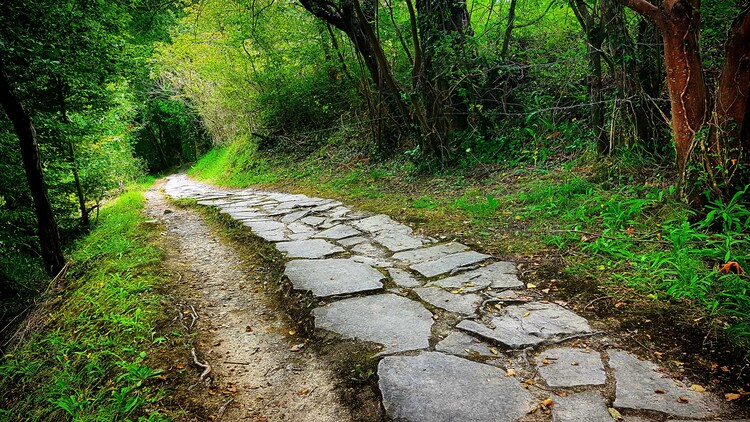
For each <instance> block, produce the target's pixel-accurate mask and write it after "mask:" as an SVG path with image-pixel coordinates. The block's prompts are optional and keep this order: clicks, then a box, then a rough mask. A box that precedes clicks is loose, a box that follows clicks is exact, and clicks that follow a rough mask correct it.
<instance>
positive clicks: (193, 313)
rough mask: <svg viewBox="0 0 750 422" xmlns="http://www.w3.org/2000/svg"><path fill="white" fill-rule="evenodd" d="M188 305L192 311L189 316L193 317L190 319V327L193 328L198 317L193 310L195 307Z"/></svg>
mask: <svg viewBox="0 0 750 422" xmlns="http://www.w3.org/2000/svg"><path fill="white" fill-rule="evenodd" d="M188 306H190V311H192V313H191V314H190V316H191V317H192V318H193V320H192V321H190V328H193V325H195V321H196V320H197V319H198V313H197V312H195V308H194V307H193V305H188Z"/></svg>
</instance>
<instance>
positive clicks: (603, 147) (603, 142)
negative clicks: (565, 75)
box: [568, 0, 611, 154]
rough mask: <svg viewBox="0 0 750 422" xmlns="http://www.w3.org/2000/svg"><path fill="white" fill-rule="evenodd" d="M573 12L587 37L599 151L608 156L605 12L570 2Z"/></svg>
mask: <svg viewBox="0 0 750 422" xmlns="http://www.w3.org/2000/svg"><path fill="white" fill-rule="evenodd" d="M568 3H569V4H570V7H571V9H573V13H574V14H575V15H576V18H577V19H578V22H579V23H580V25H581V28H582V29H583V32H584V34H585V35H586V50H587V52H588V57H589V75H588V88H589V101H591V105H590V107H589V111H590V113H591V126H592V127H593V129H594V138H595V139H596V151H597V152H598V153H599V154H608V153H609V152H610V150H611V147H610V142H609V138H608V137H607V130H606V128H605V126H604V84H603V82H602V47H603V45H604V38H605V36H606V32H605V25H604V22H603V16H602V10H601V8H599V9H598V10H594V9H591V8H590V7H589V5H588V4H587V3H586V2H585V1H584V0H569V2H568Z"/></svg>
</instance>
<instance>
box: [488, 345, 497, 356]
mask: <svg viewBox="0 0 750 422" xmlns="http://www.w3.org/2000/svg"><path fill="white" fill-rule="evenodd" d="M490 353H492V354H493V355H496V354H498V351H497V349H495V348H494V347H492V348H490Z"/></svg>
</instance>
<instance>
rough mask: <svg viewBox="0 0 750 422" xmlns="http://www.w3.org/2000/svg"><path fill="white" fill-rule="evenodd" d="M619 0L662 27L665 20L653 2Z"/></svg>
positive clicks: (645, 0)
mask: <svg viewBox="0 0 750 422" xmlns="http://www.w3.org/2000/svg"><path fill="white" fill-rule="evenodd" d="M617 1H619V2H620V3H621V4H622V5H623V6H625V7H628V8H630V9H631V10H633V11H634V12H635V13H638V14H639V15H641V16H643V17H644V18H646V19H648V20H649V21H651V22H653V23H654V24H656V26H658V27H660V28H661V27H662V25H663V23H664V22H663V20H662V18H661V13H660V11H659V8H658V7H656V6H654V5H653V4H652V3H649V2H648V1H647V0H617Z"/></svg>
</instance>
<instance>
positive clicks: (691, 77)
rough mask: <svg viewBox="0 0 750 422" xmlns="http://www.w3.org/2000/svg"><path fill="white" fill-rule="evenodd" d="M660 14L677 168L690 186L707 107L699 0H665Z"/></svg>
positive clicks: (684, 182) (682, 178)
mask: <svg viewBox="0 0 750 422" xmlns="http://www.w3.org/2000/svg"><path fill="white" fill-rule="evenodd" d="M661 16H662V19H661V21H662V23H661V25H660V29H661V31H662V37H663V38H664V62H665V64H666V66H667V87H668V89H669V98H670V100H671V107H672V131H673V132H674V147H675V152H676V153H677V170H678V171H679V174H680V178H681V182H682V185H683V187H684V188H689V187H688V186H685V185H686V183H687V182H688V180H687V177H688V175H687V170H688V163H689V161H690V156H691V154H692V152H693V148H694V145H695V138H696V134H697V133H698V131H700V130H701V129H702V128H703V124H704V123H705V122H706V112H707V107H708V92H707V89H706V83H705V80H704V78H703V64H702V61H701V55H700V45H699V41H698V34H699V30H700V0H666V1H665V2H664V5H663V6H662V11H661Z"/></svg>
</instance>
